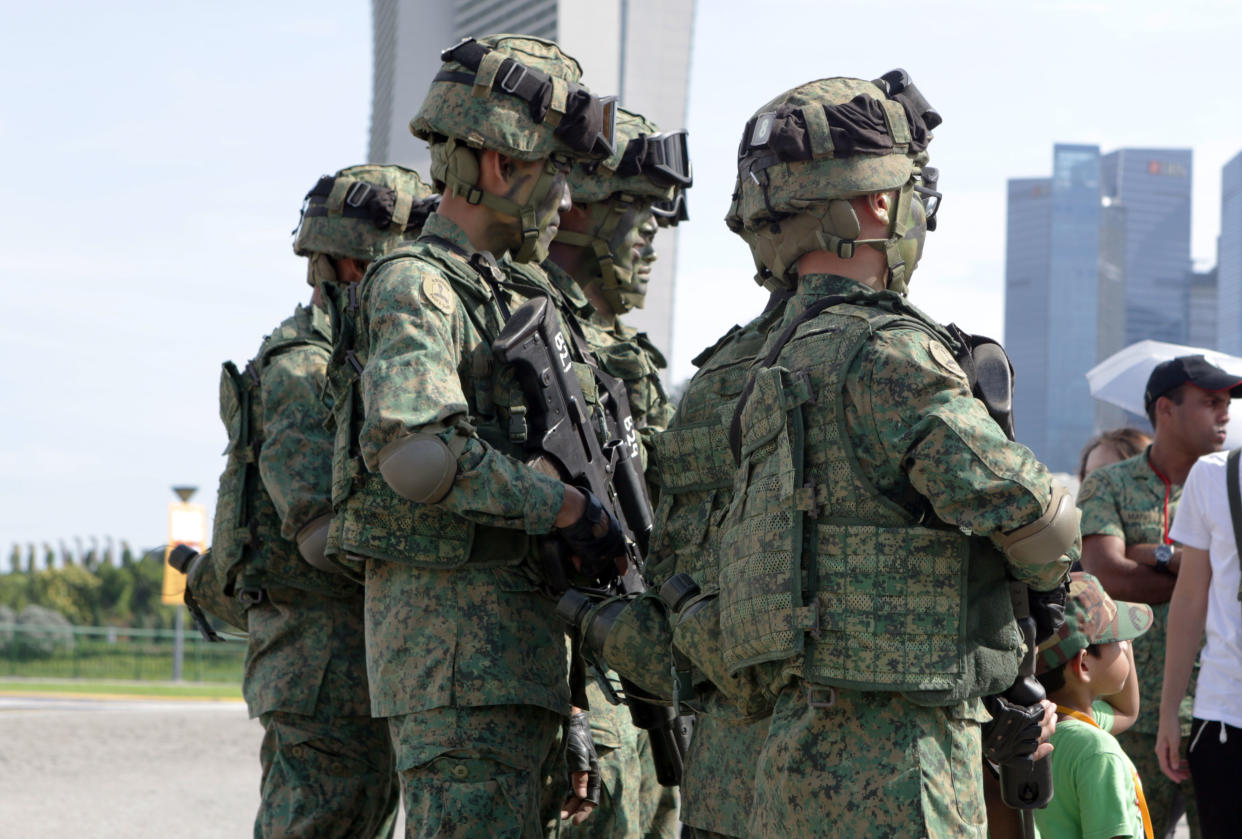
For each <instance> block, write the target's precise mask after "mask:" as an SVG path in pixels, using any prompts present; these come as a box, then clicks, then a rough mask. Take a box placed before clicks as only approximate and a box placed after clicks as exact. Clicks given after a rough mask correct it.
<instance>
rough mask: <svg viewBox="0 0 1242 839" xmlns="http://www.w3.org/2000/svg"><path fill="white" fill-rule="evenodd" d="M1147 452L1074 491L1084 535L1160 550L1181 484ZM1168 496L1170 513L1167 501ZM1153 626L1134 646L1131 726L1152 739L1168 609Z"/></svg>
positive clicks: (1158, 612) (1158, 606)
mask: <svg viewBox="0 0 1242 839" xmlns="http://www.w3.org/2000/svg"><path fill="white" fill-rule="evenodd" d="M1148 451H1150V446H1149V447H1148V449H1147V450H1144V451H1143V453H1142V454H1138V455H1135V456H1134V457H1132V458H1130V459H1128V460H1123V461H1121V462H1120V463H1110V464H1109V465H1108V466H1102V467H1100V468H1099V469H1097V470H1095V471H1094V472H1092V473H1091V474H1090V475H1088V476H1087V478H1086V480H1084V481H1083V482H1082V487H1081V488H1080V489H1079V490H1078V507H1079V509H1080V510H1082V535H1083V538H1084V539H1085V538H1086V537H1088V536H1116V537H1117V538H1119V539H1122V540H1124V541H1125V543H1126V546H1127V547H1129V546H1130V545H1142V544H1160V543H1161V542H1163V541H1164V540H1165V537H1166V535H1167V534H1168V529H1169V527H1170V526H1172V524H1173V516H1174V513H1176V511H1177V502H1178V501H1179V500H1181V497H1182V486H1181V484H1165V482H1164V480H1163V479H1162V478H1161V477H1160V476H1159V475H1157V474H1156V470H1154V469H1152V467H1151V463H1150V462H1149V461H1148V459H1147V455H1148ZM1166 492H1167V496H1168V512H1167V514H1166V512H1165V497H1166ZM1151 610H1152V612H1154V613H1155V616H1156V617H1155V620H1154V621H1153V622H1152V625H1151V629H1149V630H1147V634H1146V635H1144V636H1143V637H1142V638H1141V639H1139V640H1138V641H1136V642H1135V643H1134V667H1135V669H1136V671H1137V672H1138V677H1139V693H1140V694H1141V695H1142V697H1143V713H1141V714H1139V718H1138V720H1137V721H1136V722H1135V723H1134V726H1133V729H1132V730H1133V731H1136V732H1139V733H1141V734H1155V733H1156V732H1157V730H1158V729H1159V727H1160V713H1159V712H1160V691H1161V687H1162V685H1163V682H1164V642H1165V631H1166V627H1167V625H1168V617H1169V604H1168V603H1155V604H1152V607H1151ZM1194 693H1195V680H1194V679H1191V680H1190V684H1189V689H1188V691H1187V697H1186V699H1185V701H1184V702H1183V703H1182V707H1181V712H1180V716H1181V718H1182V723H1183V726H1185V725H1186V724H1188V723H1189V722H1190V717H1191V705H1192V703H1193V701H1194Z"/></svg>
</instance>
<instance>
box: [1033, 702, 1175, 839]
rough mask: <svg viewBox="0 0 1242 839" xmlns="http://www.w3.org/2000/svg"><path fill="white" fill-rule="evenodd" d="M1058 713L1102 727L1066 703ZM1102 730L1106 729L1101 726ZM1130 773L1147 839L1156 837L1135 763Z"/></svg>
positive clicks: (1058, 709) (1060, 707) (1131, 766)
mask: <svg viewBox="0 0 1242 839" xmlns="http://www.w3.org/2000/svg"><path fill="white" fill-rule="evenodd" d="M1057 713H1058V714H1064V715H1065V716H1067V717H1072V718H1073V719H1076V720H1078V721H1079V722H1085V723H1086V724H1087V725H1093V726H1095V727H1096V728H1100V724H1099V723H1098V722H1096V721H1095V720H1093V719H1092V718H1091V717H1089V716H1088V715H1086V714H1084V713H1083V712H1082V711H1075V710H1074V709H1073V708H1066V707H1065V706H1064V705H1058V706H1057ZM1100 730H1101V731H1103V730H1104V729H1102V728H1100ZM1130 774H1131V775H1133V776H1134V789H1135V791H1136V792H1137V793H1138V808H1139V815H1141V816H1142V817H1143V833H1144V834H1146V836H1147V839H1154V837H1153V834H1152V829H1151V813H1149V812H1148V811H1147V796H1145V795H1143V781H1142V779H1141V778H1139V773H1138V770H1137V769H1135V768H1134V764H1130Z"/></svg>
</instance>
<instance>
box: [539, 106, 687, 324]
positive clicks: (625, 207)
mask: <svg viewBox="0 0 1242 839" xmlns="http://www.w3.org/2000/svg"><path fill="white" fill-rule="evenodd" d="M693 182H694V178H693V174H692V170H691V166H690V154H689V149H688V147H687V145H686V132H685V131H684V130H683V131H675V132H670V133H661V132H660V131H659V129H657V128H656V126H655V125H653V124H652V123H651V122H649V121H648V120H646V119H645V118H643V117H642V116H640V115H639V114H635V113H632V112H630V111H626V110H624V109H618V111H617V149H616V151H615V152H613V154H611V155H610V156H609V157H607V158H606V159H604V160H601V161H583V162H579V163H577V164H575V166H574V168H573V171H572V172H571V173H570V176H569V186H570V191H571V193H572V195H573V200H574V204H576V205H578V206H580V207H584V208H585V209H586V212H587V232H579V231H572V230H565V229H564V228H562V229H560V230H558V231H557V234H556V241H557V242H560V243H561V244H565V245H570V246H574V247H582V248H589V249H590V251H589V257H590V259H589V260H588V262H587V264H586V266H585V267H584V273H588V274H590V275H591V278H590V282H595V281H596V280H598V282H599V288H600V292H601V293H602V294H603V296H604V299H605V300H606V301H607V303H608V305H609V306H610V307H611V308H612V310H613V312H615V313H618V314H621V313H624V312H628V311H630V310H631V309H635V308H641V307H642V306H643V303H644V301H645V299H646V295H647V288H646V286H647V284H646V280H645V279H641V280H640V279H638V278H637V277H636V272H635V265H634V261H633V259H632V258H631V254H630V253H629V252H628V249H629V248H630V247H631V246H632V245H633V244H634V243H633V242H632V241H630V237H631V235H632V233H631V231H633V230H635V229H636V228H637V227H638V226H639V225H641V224H642V222H643V216H646V215H647V214H648V212H649V211H650V212H654V205H655V204H656V203H657V202H662V203H665V204H672V203H673V201H674V197H675V195H676V194H677V191H678V190H684V189H686V188H688V187H689V186H690V185H691V184H692V183H693ZM652 229H653V230H654V226H653V227H652Z"/></svg>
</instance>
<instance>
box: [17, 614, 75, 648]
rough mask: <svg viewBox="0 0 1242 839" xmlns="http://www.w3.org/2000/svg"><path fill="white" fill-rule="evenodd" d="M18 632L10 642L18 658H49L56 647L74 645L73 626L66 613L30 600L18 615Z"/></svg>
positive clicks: (71, 646)
mask: <svg viewBox="0 0 1242 839" xmlns="http://www.w3.org/2000/svg"><path fill="white" fill-rule="evenodd" d="M17 625H18V626H19V627H20V628H21V629H22V631H21V632H17V633H15V634H14V636H13V638H12V639H11V640H10V641H9V644H10V645H11V646H13V647H15V648H16V649H14V650H12V652H13V653H14V654H15V657H16V658H18V659H32V658H51V657H52V654H53V653H55V652H56V651H57V650H64V649H72V648H73V626H72V625H71V624H70V623H69V621H68V620H66V619H65V616H64V615H62V614H60V613H59V612H56V611H54V610H52V609H45V608H44V607H42V606H36V605H34V604H33V603H32V604H30V605H29V606H27V607H26V608H25V609H22V610H21V612H19V613H18V615H17Z"/></svg>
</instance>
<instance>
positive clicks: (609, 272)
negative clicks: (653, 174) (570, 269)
mask: <svg viewBox="0 0 1242 839" xmlns="http://www.w3.org/2000/svg"><path fill="white" fill-rule="evenodd" d="M634 203H635V199H634V198H632V197H631V196H629V195H626V194H625V193H616V194H614V195H612V196H610V197H608V198H606V199H604V200H603V201H595V202H592V203H591V204H590V208H589V209H588V211H587V212H588V220H589V223H588V226H589V227H590V232H589V233H577V232H574V231H572V230H558V231H557V232H556V240H555V241H557V242H560V243H562V244H565V245H570V246H573V247H580V248H590V249H591V254H592V255H593V256H594V257H595V264H594V265H593V266H592V267H593V268H594V271H593V272H592V273H594V274H595V276H596V277H597V278H598V279H599V288H600V292H601V293H602V294H603V295H604V299H605V300H606V301H607V302H608V305H609V306H611V307H612V310H613V312H614V313H615V314H624V313H625V312H628V311H630V310H631V309H633V308H634V302H633V296H634V295H633V294H632V289H631V288H630V283H631V281H632V280H633V276H634V272H633V268H632V267H631V268H629V269H626V268H622V267H620V266H619V265H617V257H616V254H615V253H613V251H612V245H611V242H612V239H613V236H614V235H615V234H616V232H617V227H618V226H619V225H620V224H621V219H622V218H624V217H625V214H626V212H627V211H628V210H629V209H630V207H632V206H633V205H634ZM627 292H630V293H629V294H627Z"/></svg>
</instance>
